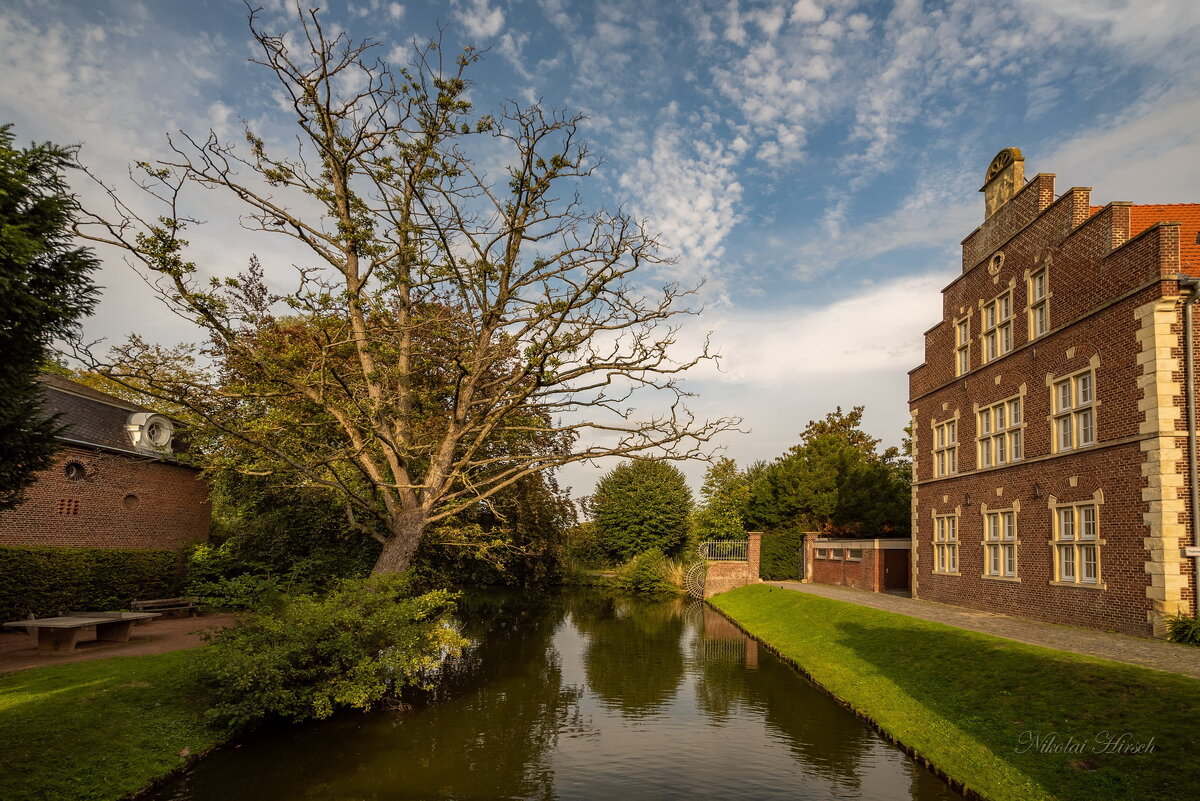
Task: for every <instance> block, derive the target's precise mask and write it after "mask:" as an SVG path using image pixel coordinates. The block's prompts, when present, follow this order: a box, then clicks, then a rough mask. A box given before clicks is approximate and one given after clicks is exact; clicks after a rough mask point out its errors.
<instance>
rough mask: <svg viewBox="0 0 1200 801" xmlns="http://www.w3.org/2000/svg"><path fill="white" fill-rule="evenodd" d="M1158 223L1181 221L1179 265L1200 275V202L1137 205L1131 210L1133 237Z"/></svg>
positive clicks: (1130, 231)
mask: <svg viewBox="0 0 1200 801" xmlns="http://www.w3.org/2000/svg"><path fill="white" fill-rule="evenodd" d="M1158 222H1177V223H1180V224H1181V227H1180V229H1179V267H1180V269H1181V270H1182V271H1183V272H1186V273H1190V274H1192V275H1200V203H1158V204H1147V205H1137V206H1132V207H1130V210H1129V238H1130V239H1132V238H1133V237H1135V236H1137V235H1138V234H1140V233H1141V232H1142V231H1145V230H1146V229H1147V228H1149V227H1150V226H1152V225H1154V224H1155V223H1158Z"/></svg>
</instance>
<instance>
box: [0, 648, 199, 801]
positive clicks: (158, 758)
mask: <svg viewBox="0 0 1200 801" xmlns="http://www.w3.org/2000/svg"><path fill="white" fill-rule="evenodd" d="M195 653H196V652H195V651H174V652H171V653H167V654H160V655H155V656H137V657H122V658H119V659H101V660H96V661H94V662H78V663H75V664H70V665H57V666H53V667H40V668H31V669H29V670H21V671H17V672H16V673H7V674H3V675H0V788H2V789H0V796H2V797H3V798H4V799H5V801H26V799H38V801H58V800H59V799H63V801H66V799H71V800H72V801H74V799H88V800H89V801H99V800H100V799H118V798H121V797H123V796H125V795H128V794H129V793H132V792H135V791H137V790H139V789H141V788H143V787H145V786H146V785H148V784H150V783H151V782H152V781H154V780H155V779H157V778H158V777H160V776H163V775H165V774H167V773H169V772H171V771H172V770H174V769H176V768H178V767H180V766H182V765H183V764H184V762H185V761H186V758H187V755H188V754H195V753H199V752H201V751H204V750H206V749H208V748H210V747H212V746H213V745H215V744H216V743H218V742H219V741H220V740H221V739H222V735H221V734H220V733H218V732H217V731H215V730H213V729H211V728H210V727H208V726H207V725H205V723H204V720H203V717H202V715H203V708H202V707H201V706H199V705H198V704H197V703H196V701H195V699H193V698H192V697H191V696H190V692H191V685H190V682H189V680H188V674H189V672H190V671H189V670H188V662H189V660H190V659H192V658H194V654H195Z"/></svg>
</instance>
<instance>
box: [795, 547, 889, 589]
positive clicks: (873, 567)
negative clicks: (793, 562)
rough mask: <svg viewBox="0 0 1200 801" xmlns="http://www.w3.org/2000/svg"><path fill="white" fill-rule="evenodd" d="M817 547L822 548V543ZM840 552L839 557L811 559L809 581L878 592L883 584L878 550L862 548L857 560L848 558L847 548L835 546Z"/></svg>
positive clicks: (881, 565)
mask: <svg viewBox="0 0 1200 801" xmlns="http://www.w3.org/2000/svg"><path fill="white" fill-rule="evenodd" d="M817 547H819V548H823V547H826V546H824V545H818V546H817ZM836 550H838V551H839V552H840V553H841V558H839V559H817V558H815V557H814V558H813V561H812V574H811V578H810V579H809V580H810V581H814V582H816V583H818V584H836V585H838V586H841V587H854V588H855V589H859V590H866V591H867V592H879V591H880V590H881V589H882V586H883V564H882V559H880V558H878V557H879V555H880V553H881V552H879V551H873V550H867V549H862V559H859V560H857V561H855V560H851V559H849V558H848V556H847V553H846V551H847V550H848V549H844V548H837V549H836Z"/></svg>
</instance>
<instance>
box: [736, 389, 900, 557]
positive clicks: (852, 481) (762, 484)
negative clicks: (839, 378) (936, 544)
mask: <svg viewBox="0 0 1200 801" xmlns="http://www.w3.org/2000/svg"><path fill="white" fill-rule="evenodd" d="M862 411H863V407H861V406H856V407H855V408H854V409H853V410H852V411H851V412H850V413H848V414H846V413H843V412H842V410H841V408H840V407H839V408H838V410H837V411H836V412H833V413H831V414H829V415H827V416H826V418H825V419H824V420H821V421H812V422H810V423H809V424H808V427H807V428H806V429H805V431H804V433H803V434H802V435H801V442H800V444H798V445H795V446H793V447H792V448H790V449H789V450H788V452H787V453H785V454H784V455H782V456H780V457H779V458H778V459H776V460H775V461H774V462H771V463H769V464H768V463H763V462H759V463H756V464H755V465H752V466H751V468H750V469H749V470H748V471H747V477H748V480H749V483H750V500H749V504H748V511H747V525H748V526H749V527H750V528H752V529H761V530H764V531H771V530H781V529H789V528H799V529H806V530H822V531H826V532H828V533H833V534H849V535H864V536H888V535H896V536H902V535H906V534H907V533H908V532H909V530H910V527H911V521H910V503H911V499H910V489H909V480H910V464H909V462H908V461H907V460H905V459H904V458H902V457H901V455H900V451H899V450H898V449H896V448H888V449H887V450H885V451H884V452H883V453H878V452H877V451H876V448H877V446H878V444H879V440H877V439H875V438H873V437H870V436H868V435H867V434H865V433H863V432H862V431H861V430H860V429H859V428H858V426H859V424H860V422H861V419H862Z"/></svg>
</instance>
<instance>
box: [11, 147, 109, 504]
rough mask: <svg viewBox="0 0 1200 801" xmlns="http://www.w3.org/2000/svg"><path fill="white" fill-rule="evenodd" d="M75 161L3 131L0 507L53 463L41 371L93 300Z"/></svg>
mask: <svg viewBox="0 0 1200 801" xmlns="http://www.w3.org/2000/svg"><path fill="white" fill-rule="evenodd" d="M74 165H75V151H74V149H73V148H61V147H57V146H55V145H51V144H49V143H46V144H41V145H31V146H30V147H29V148H27V149H25V150H17V149H14V148H13V134H12V130H11V127H10V126H8V125H2V126H0V353H2V354H4V358H3V359H0V387H3V392H0V442H2V443H4V447H3V448H0V510H3V509H10V508H12V507H14V506H16V505H17V504H19V503H20V502H21V500H22V497H23V494H24V490H25V487H27V486H28V485H29V484H30V483H31V482H32V481H33V476H34V473H36V472H37V471H38V470H44V469H45V468H47V467H49V466H50V461H51V456H52V454H53V453H54V450H55V447H56V446H55V442H54V435H55V434H56V433H57V432H58V431H59V426H58V425H57V424H56V423H55V421H53V420H51V419H49V418H47V417H46V415H45V412H44V411H43V409H42V396H41V391H40V389H39V387H38V384H37V374H38V371H39V370H40V369H41V367H42V365H43V364H45V363H46V362H48V361H50V353H51V346H52V343H53V342H54V340H55V339H57V338H60V337H66V336H69V335H71V334H72V333H73V332H74V331H75V330H76V328H77V322H76V321H77V320H78V319H79V318H80V317H82V316H85V315H87V314H89V313H90V312H91V310H92V307H93V306H94V305H95V303H96V287H95V286H94V285H93V284H92V281H91V279H90V278H89V275H88V274H89V273H90V272H91V271H92V270H94V269H96V267H97V265H98V264H99V262H98V261H97V259H96V258H95V256H93V255H92V253H91V251H90V250H88V249H86V248H79V247H75V246H74V243H73V240H74V234H73V232H72V226H73V224H74V221H75V218H76V214H77V206H76V203H75V199H74V197H73V196H72V195H71V191H70V188H69V187H68V186H67V182H66V180H65V179H64V178H63V172H64V171H65V170H66V169H68V168H69V167H72V166H74Z"/></svg>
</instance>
